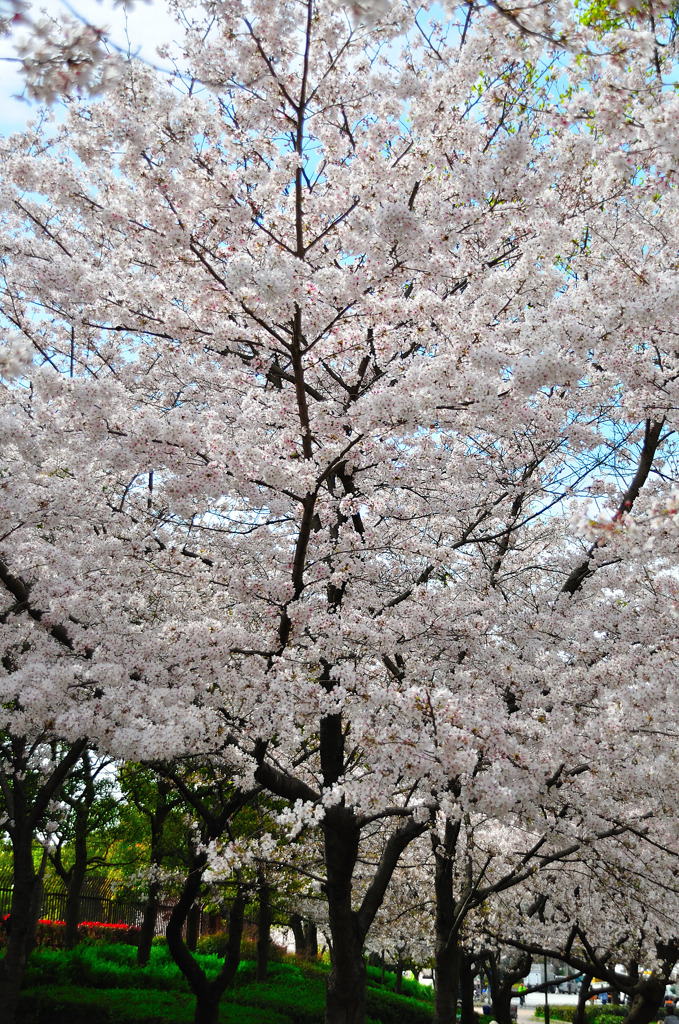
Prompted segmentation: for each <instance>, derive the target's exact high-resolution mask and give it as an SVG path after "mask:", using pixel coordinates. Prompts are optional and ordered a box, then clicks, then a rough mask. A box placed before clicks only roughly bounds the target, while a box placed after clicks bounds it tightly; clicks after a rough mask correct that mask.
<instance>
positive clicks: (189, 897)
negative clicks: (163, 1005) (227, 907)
mask: <svg viewBox="0 0 679 1024" xmlns="http://www.w3.org/2000/svg"><path fill="white" fill-rule="evenodd" d="M206 863H207V854H206V853H204V852H203V853H200V854H198V855H197V856H196V857H194V860H193V865H192V868H191V871H190V872H189V874H188V877H187V879H186V881H185V882H184V889H183V892H182V894H181V896H180V898H179V901H178V903H177V904H176V906H175V907H174V908H173V910H172V914H171V915H170V920H169V922H168V926H167V932H166V935H167V945H168V948H169V950H170V955H171V956H172V959H173V960H174V962H175V963H176V964H177V966H178V967H179V969H180V971H181V972H182V974H183V975H184V977H185V978H186V980H187V981H188V983H189V986H190V988H191V991H192V992H193V994H194V995H195V997H196V1010H195V1014H194V1018H193V1019H194V1024H217V1021H218V1015H219V1000H220V999H221V997H222V995H223V994H224V992H225V990H226V989H227V988H228V987H229V986H230V985H233V982H234V980H235V977H236V972H237V970H238V965H239V963H240V944H241V938H242V935H243V918H244V913H245V897H244V895H243V893H242V892H241V890H240V889H239V890H238V893H237V895H236V899H235V900H234V903H233V906H232V908H231V913H230V914H229V938H228V942H227V948H226V956H225V958H224V966H223V967H222V969H221V971H220V972H219V974H218V975H217V977H216V978H213V980H212V981H210V980H209V979H208V977H207V975H206V974H205V971H203V969H202V968H201V967H200V966H199V965H198V963H197V962H196V960H195V959H194V957H193V956H192V954H191V951H190V950H189V948H188V946H187V943H186V942H185V941H184V939H183V938H182V929H183V927H184V922H185V921H186V918H187V916H188V914H189V911H190V910H191V908H192V907H193V905H194V903H195V901H196V898H197V897H198V894H199V892H200V887H201V883H202V880H203V871H204V870H205V865H206Z"/></svg>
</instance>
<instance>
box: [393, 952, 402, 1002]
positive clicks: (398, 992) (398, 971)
mask: <svg viewBox="0 0 679 1024" xmlns="http://www.w3.org/2000/svg"><path fill="white" fill-rule="evenodd" d="M394 992H395V993H396V995H397V996H400V995H401V993H402V992H403V959H402V958H401V957H399V958H398V960H397V961H396V978H395V981H394Z"/></svg>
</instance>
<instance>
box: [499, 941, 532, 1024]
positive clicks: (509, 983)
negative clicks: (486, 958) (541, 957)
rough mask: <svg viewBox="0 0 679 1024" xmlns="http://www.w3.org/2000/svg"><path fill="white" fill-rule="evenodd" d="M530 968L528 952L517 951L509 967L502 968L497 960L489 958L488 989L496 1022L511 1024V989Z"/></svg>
mask: <svg viewBox="0 0 679 1024" xmlns="http://www.w3.org/2000/svg"><path fill="white" fill-rule="evenodd" d="M530 968H531V957H530V954H528V953H519V954H517V956H516V960H515V961H514V963H513V965H512V966H511V967H506V968H505V969H504V970H503V969H502V968H501V967H500V965H499V963H498V962H497V960H496V959H495V958H494V957H493V958H492V959H491V973H490V991H491V997H492V1001H493V1016H494V1017H495V1020H496V1021H497V1022H498V1024H511V1017H512V1014H511V1006H512V989H513V987H514V985H516V983H517V982H519V981H521V980H522V979H523V978H525V977H526V975H527V974H528V972H529V971H530Z"/></svg>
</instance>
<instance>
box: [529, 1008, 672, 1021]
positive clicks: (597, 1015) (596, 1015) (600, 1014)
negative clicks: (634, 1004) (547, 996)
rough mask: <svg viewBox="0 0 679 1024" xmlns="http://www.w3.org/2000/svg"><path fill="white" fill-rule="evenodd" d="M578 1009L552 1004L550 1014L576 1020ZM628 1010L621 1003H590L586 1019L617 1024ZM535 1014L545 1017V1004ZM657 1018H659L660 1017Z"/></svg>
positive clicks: (567, 1019) (558, 1017) (586, 1011)
mask: <svg viewBox="0 0 679 1024" xmlns="http://www.w3.org/2000/svg"><path fill="white" fill-rule="evenodd" d="M576 1010H577V1007H576V1006H551V1005H550V1007H549V1015H550V1017H553V1018H554V1019H555V1020H565V1021H573V1020H575V1013H576ZM627 1012H628V1007H627V1006H622V1004H620V1003H609V1004H607V1005H606V1006H600V1005H599V1004H598V1003H593V1004H592V1003H588V1005H587V1006H586V1007H585V1020H586V1021H587V1024H615V1021H616V1019H620V1018H623V1017H626V1016H627ZM535 1016H536V1017H539V1018H544V1016H545V1008H544V1006H542V1005H540V1006H536V1007H535ZM656 1019H659V1017H658V1018H656Z"/></svg>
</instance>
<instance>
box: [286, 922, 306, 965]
mask: <svg viewBox="0 0 679 1024" xmlns="http://www.w3.org/2000/svg"><path fill="white" fill-rule="evenodd" d="M289 924H290V927H291V928H292V934H293V937H294V939H295V953H296V954H297V956H306V936H305V934H304V921H303V920H302V917H301V915H300V914H290V920H289Z"/></svg>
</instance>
